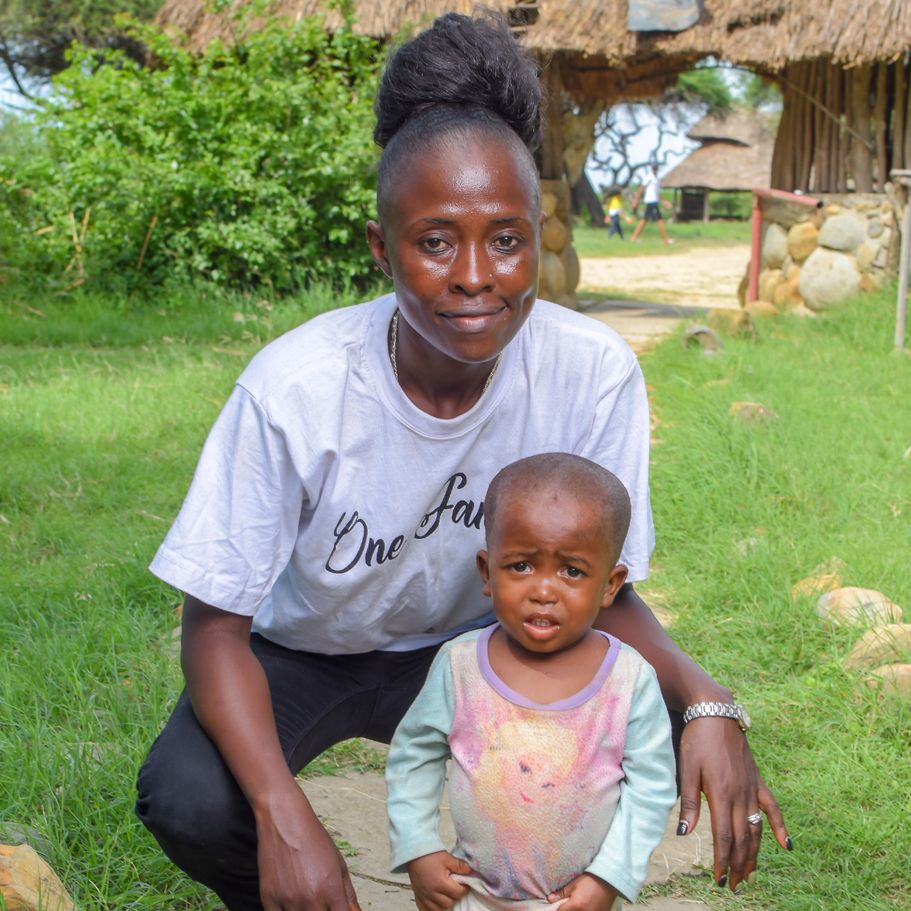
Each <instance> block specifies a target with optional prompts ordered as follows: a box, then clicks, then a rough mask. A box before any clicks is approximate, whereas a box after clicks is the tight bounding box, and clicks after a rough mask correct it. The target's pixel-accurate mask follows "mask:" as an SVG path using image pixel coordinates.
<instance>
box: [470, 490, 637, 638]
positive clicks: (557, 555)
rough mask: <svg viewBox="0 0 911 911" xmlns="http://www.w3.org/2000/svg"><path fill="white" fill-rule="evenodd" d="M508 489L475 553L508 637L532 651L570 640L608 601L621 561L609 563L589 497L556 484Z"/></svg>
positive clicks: (618, 581) (621, 574)
mask: <svg viewBox="0 0 911 911" xmlns="http://www.w3.org/2000/svg"><path fill="white" fill-rule="evenodd" d="M506 493H507V495H506V496H503V497H502V498H501V500H500V503H499V504H498V506H497V513H496V516H495V518H494V521H493V527H492V528H491V529H490V530H489V535H488V542H487V543H488V548H489V549H488V550H486V551H485V550H482V551H480V552H479V553H478V569H479V571H480V573H481V578H482V579H483V580H484V594H486V595H488V596H489V597H491V598H492V599H493V608H494V612H495V613H496V615H497V619H498V620H499V621H500V624H501V626H502V627H503V630H504V631H505V633H506V634H507V636H509V637H510V638H511V639H512V640H513V642H514V643H516V644H518V645H520V646H522V647H523V648H525V649H526V650H528V651H530V652H538V653H553V652H559V651H562V650H563V649H567V648H571V647H572V646H573V645H575V644H577V643H578V642H579V641H581V640H582V639H583V638H584V637H585V636H586V635H587V634H588V631H589V629H590V628H591V625H592V623H593V622H594V620H595V618H596V617H597V616H598V612H599V611H600V610H601V609H602V608H604V607H609V606H610V604H611V603H612V601H613V600H614V596H615V595H616V594H617V591H618V590H619V588H620V586H621V585H622V584H623V583H624V581H626V567H625V566H619V565H617V566H614V565H612V564H608V562H607V560H606V554H607V553H608V552H609V550H610V548H608V546H607V543H608V542H607V541H606V540H605V534H606V531H605V528H604V523H603V522H602V520H601V516H600V513H599V511H598V510H597V509H596V508H595V507H593V506H592V505H590V504H588V503H586V502H585V501H583V500H581V499H578V498H576V497H573V496H571V495H568V494H565V493H561V492H560V491H556V490H544V491H539V492H535V493H532V494H530V495H528V496H525V497H520V496H517V495H516V491H508V492H506Z"/></svg>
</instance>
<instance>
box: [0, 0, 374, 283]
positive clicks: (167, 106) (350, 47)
mask: <svg viewBox="0 0 911 911" xmlns="http://www.w3.org/2000/svg"><path fill="white" fill-rule="evenodd" d="M246 25H247V23H245V22H244V21H240V22H238V24H237V26H238V27H237V31H238V34H241V35H244V37H242V38H241V39H240V40H239V41H237V42H236V43H235V44H233V45H232V46H230V47H227V46H225V45H223V44H220V43H217V42H216V43H213V44H211V45H210V46H209V47H208V49H207V50H206V51H204V52H203V53H202V54H198V55H197V54H193V53H191V52H190V51H188V50H187V49H185V48H184V47H182V46H181V45H180V44H179V43H178V41H177V40H176V39H173V38H170V37H168V36H166V35H164V34H162V33H160V32H158V31H157V30H155V29H154V28H152V27H150V26H138V25H137V26H133V27H132V29H133V32H134V34H135V35H136V37H137V39H140V40H142V41H143V42H145V44H146V46H147V47H148V49H149V52H150V55H151V56H150V59H152V60H153V61H154V66H148V67H144V66H141V65H139V64H137V63H136V62H135V61H133V60H131V59H129V58H127V57H126V56H124V55H123V54H121V53H119V52H102V53H99V52H98V51H96V50H92V49H89V48H84V47H79V46H74V47H73V49H72V50H71V52H70V60H71V63H70V66H69V68H68V69H66V70H65V71H64V72H63V73H61V74H60V75H59V76H58V77H56V79H55V81H54V91H53V93H52V95H51V97H50V99H49V100H48V101H46V102H44V103H43V105H42V109H41V111H40V113H39V114H38V116H37V126H38V131H39V137H40V140H41V142H40V143H39V144H38V145H37V146H35V147H34V150H33V151H34V153H33V154H31V155H29V156H28V158H27V160H22V159H21V158H20V159H19V160H18V161H17V160H14V159H12V158H10V157H6V158H5V160H3V161H2V163H0V169H2V175H0V176H2V179H3V180H2V200H0V208H2V210H3V213H2V216H0V221H3V223H4V231H3V232H2V234H0V243H4V242H5V241H6V242H8V240H9V237H10V222H11V221H12V222H14V223H15V224H16V225H17V226H18V242H17V243H16V244H13V245H11V247H10V248H9V249H7V250H4V251H2V258H3V259H4V260H6V261H7V262H8V263H11V264H12V265H14V266H15V265H16V264H19V265H26V264H27V265H28V266H29V267H30V268H32V269H33V270H34V269H36V268H37V269H38V270H39V271H41V272H42V273H43V274H45V275H46V276H48V278H50V279H51V280H52V281H54V282H57V283H58V284H61V285H63V286H66V287H72V286H74V285H76V284H80V283H82V282H83V281H90V282H92V283H101V284H102V285H103V284H104V283H105V282H106V281H107V280H109V279H110V278H112V277H116V278H117V279H118V281H119V282H120V283H122V282H123V281H124V280H126V281H127V282H129V283H134V282H135V283H137V284H138V283H140V282H141V283H142V284H143V285H144V286H146V287H148V286H149V285H150V284H161V283H163V282H164V281H166V280H167V279H169V278H184V277H190V278H197V277H203V278H205V279H206V280H210V281H214V282H216V283H218V284H223V285H228V286H234V287H254V286H258V285H263V284H265V285H269V286H272V287H274V288H275V289H276V290H279V291H281V290H287V289H290V288H293V287H297V286H300V285H301V284H304V283H307V282H310V281H314V280H321V281H330V282H346V281H350V280H352V279H357V278H359V277H361V276H363V275H365V274H366V273H367V271H368V269H369V265H370V261H369V256H368V254H367V249H366V244H365V243H364V242H363V240H362V235H363V225H364V221H365V219H366V217H367V216H368V214H369V213H370V212H371V211H372V209H373V206H374V195H373V193H374V174H373V170H374V169H373V165H374V161H375V152H374V150H373V146H372V143H371V128H372V101H373V93H374V89H375V84H376V76H377V70H378V63H377V58H378V53H377V51H378V47H377V43H376V42H375V41H374V40H372V39H369V38H365V37H362V36H358V35H355V34H354V32H353V31H352V30H351V28H350V23H349V24H348V25H347V26H345V27H343V28H340V29H338V30H336V31H334V32H333V33H329V32H327V31H326V29H325V27H324V24H323V23H322V21H320V20H317V19H302V20H300V21H298V22H296V23H291V22H289V21H288V20H282V19H277V18H273V19H267V20H265V22H264V24H263V23H257V29H256V30H255V31H254V30H251V29H248V28H247V27H246ZM5 245H6V244H5Z"/></svg>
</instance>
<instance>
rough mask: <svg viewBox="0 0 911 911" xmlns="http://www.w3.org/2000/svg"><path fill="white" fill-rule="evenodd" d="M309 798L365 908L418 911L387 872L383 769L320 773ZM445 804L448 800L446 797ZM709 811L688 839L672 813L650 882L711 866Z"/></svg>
mask: <svg viewBox="0 0 911 911" xmlns="http://www.w3.org/2000/svg"><path fill="white" fill-rule="evenodd" d="M301 787H302V788H303V789H304V791H305V793H306V794H307V797H308V798H309V799H310V802H311V803H312V804H313V806H314V808H315V810H316V812H317V814H318V815H319V817H320V819H321V820H322V821H323V823H324V824H325V825H326V827H327V829H328V830H329V832H330V833H331V834H332V835H333V837H334V838H335V839H336V841H337V842H338V843H339V844H340V845H341V846H342V850H343V853H345V855H346V857H347V861H348V867H349V869H350V871H351V874H352V878H353V881H354V888H355V889H356V890H357V894H358V899H359V901H360V903H361V908H363V911H414V907H415V905H414V901H413V899H412V895H411V890H410V888H409V886H408V877H407V876H405V875H401V874H399V875H397V874H393V873H390V872H389V842H388V839H387V836H386V806H385V798H386V787H385V784H384V782H383V776H382V775H381V774H380V773H379V772H366V773H362V774H358V773H349V774H347V775H338V776H321V777H319V778H311V779H308V780H305V781H302V782H301ZM444 803H445V801H444ZM441 815H442V820H441V831H442V833H443V838H444V840H447V841H451V840H452V837H453V836H452V824H451V822H450V819H449V813H448V812H447V809H446V807H445V805H444V808H443V812H442V814H441ZM708 817H709V814H708V810H707V809H705V810H704V812H703V813H702V814H701V815H700V820H699V825H698V826H696V828H695V829H694V830H693V832H692V833H690V834H689V835H687V836H686V837H685V838H679V837H678V836H677V835H675V834H674V829H675V827H676V824H677V822H676V821H677V816H676V813H674V814H672V815H671V819H670V822H669V823H668V829H667V832H666V834H665V837H664V840H663V841H662V842H661V844H660V846H659V847H658V849H657V850H656V851H655V853H654V855H653V856H652V860H651V863H650V864H649V876H648V882H649V883H664V882H667V881H668V880H669V879H670V878H671V877H673V876H687V875H690V876H692V875H699V874H701V873H702V872H703V870H704V868H705V867H706V866H707V865H710V864H711V856H712V836H711V829H710V827H709V818H708ZM624 907H626V908H630V909H641V911H707V909H708V906H707V905H705V904H703V903H702V902H700V901H695V900H693V899H681V898H665V897H655V898H653V899H652V900H650V901H648V902H644V903H639V902H637V903H636V904H635V905H626V906H624Z"/></svg>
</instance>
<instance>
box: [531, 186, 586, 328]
mask: <svg viewBox="0 0 911 911" xmlns="http://www.w3.org/2000/svg"><path fill="white" fill-rule="evenodd" d="M541 208H542V210H543V211H544V214H545V215H546V216H547V217H546V219H545V220H544V226H543V228H542V230H541V267H540V272H539V282H538V297H540V298H543V299H544V300H549V301H555V302H556V303H558V304H562V305H563V306H564V307H570V308H571V309H573V310H575V308H576V294H575V292H576V286H577V285H578V284H579V256H578V254H577V253H576V250H575V247H573V243H572V241H573V230H572V221H571V217H570V192H569V182H568V181H566V180H542V181H541Z"/></svg>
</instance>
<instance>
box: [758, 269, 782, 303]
mask: <svg viewBox="0 0 911 911" xmlns="http://www.w3.org/2000/svg"><path fill="white" fill-rule="evenodd" d="M783 282H784V272H782V271H781V269H763V270H762V272H760V273H759V299H760V300H763V301H770V300H773V299H774V297H775V289H776V288H777V287H778V286H779V285H780V284H782V283H783Z"/></svg>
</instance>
